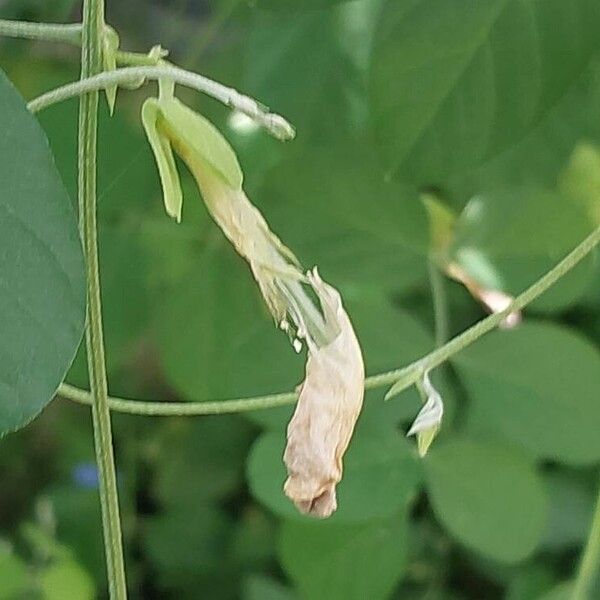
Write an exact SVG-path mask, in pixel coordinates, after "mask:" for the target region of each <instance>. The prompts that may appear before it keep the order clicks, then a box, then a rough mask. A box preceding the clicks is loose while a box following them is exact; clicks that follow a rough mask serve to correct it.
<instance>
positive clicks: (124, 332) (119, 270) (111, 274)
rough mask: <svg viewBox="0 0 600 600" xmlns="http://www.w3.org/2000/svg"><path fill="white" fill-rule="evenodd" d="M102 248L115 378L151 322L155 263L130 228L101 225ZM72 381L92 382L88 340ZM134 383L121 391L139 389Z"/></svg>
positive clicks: (109, 352)
mask: <svg viewBox="0 0 600 600" xmlns="http://www.w3.org/2000/svg"><path fill="white" fill-rule="evenodd" d="M99 251H100V283H101V286H102V300H103V302H102V316H103V319H102V321H103V326H104V337H105V345H106V368H107V370H108V373H109V376H111V379H112V378H113V377H114V376H116V375H117V374H118V373H119V372H120V371H122V370H123V369H124V367H127V366H130V365H131V363H132V362H133V360H132V353H133V352H135V350H136V344H139V340H140V338H141V336H142V334H143V332H144V329H145V328H147V327H148V326H149V312H150V309H149V302H148V297H147V292H148V285H147V282H146V277H147V274H148V271H149V270H150V268H151V265H150V264H149V259H148V257H147V256H146V253H145V252H144V249H143V248H142V245H141V242H140V239H139V236H138V234H137V232H132V231H127V230H126V229H124V230H120V229H117V228H114V227H101V228H100V232H99ZM128 363H129V364H128ZM68 381H69V382H71V383H73V384H75V385H79V386H84V387H85V386H87V385H88V376H87V358H86V350H85V344H81V345H80V347H79V352H78V353H77V356H76V358H75V362H74V363H73V365H72V368H71V370H70V371H69V375H68ZM133 387H134V386H133V384H132V382H130V383H129V386H128V387H126V388H125V390H123V388H121V387H120V386H119V393H125V394H128V393H135V389H132V388H133ZM113 389H114V388H113ZM130 390H131V391H130Z"/></svg>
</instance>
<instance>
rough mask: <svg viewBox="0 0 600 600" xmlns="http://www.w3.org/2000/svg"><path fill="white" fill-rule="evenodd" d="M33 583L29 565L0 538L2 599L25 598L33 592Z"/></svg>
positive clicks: (0, 596)
mask: <svg viewBox="0 0 600 600" xmlns="http://www.w3.org/2000/svg"><path fill="white" fill-rule="evenodd" d="M31 583H32V582H31V577H30V575H29V572H28V570H27V565H26V564H25V563H24V562H23V560H21V558H19V557H18V556H17V555H16V554H15V553H14V552H13V551H12V548H11V547H10V545H9V544H8V542H5V541H4V540H3V539H0V600H13V599H14V598H24V597H25V596H26V594H27V593H29V592H31Z"/></svg>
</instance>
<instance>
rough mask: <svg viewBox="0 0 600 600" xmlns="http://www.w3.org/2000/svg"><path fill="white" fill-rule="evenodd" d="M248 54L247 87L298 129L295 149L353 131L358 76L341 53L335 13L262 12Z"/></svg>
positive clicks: (250, 37)
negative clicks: (352, 104)
mask: <svg viewBox="0 0 600 600" xmlns="http://www.w3.org/2000/svg"><path fill="white" fill-rule="evenodd" d="M296 4H298V5H299V3H296ZM329 4H331V2H329ZM303 5H305V3H303ZM244 50H245V51H244V59H245V64H244V79H243V86H241V87H243V89H244V91H245V92H247V93H249V94H251V95H252V96H253V97H255V98H258V99H260V101H261V102H264V103H265V104H266V105H267V106H270V107H272V108H273V110H275V111H276V112H278V113H279V114H282V115H284V116H285V117H286V118H287V119H288V120H289V121H290V122H291V123H293V125H294V126H295V128H296V130H297V132H298V135H297V138H296V140H295V141H294V144H293V146H294V147H295V148H300V149H301V150H302V149H304V150H306V149H307V148H313V147H314V146H313V142H316V141H317V140H319V141H324V142H325V143H327V141H329V142H331V139H332V138H339V137H340V136H341V134H342V133H344V132H347V131H348V130H350V129H352V128H353V126H354V123H353V119H352V115H351V114H349V113H350V106H349V95H350V94H349V89H351V88H352V86H353V83H354V81H353V71H352V69H351V68H350V65H349V63H348V61H347V60H345V58H344V57H343V56H342V53H341V52H340V49H339V44H338V42H337V40H336V34H335V22H334V13H333V11H331V10H312V11H302V12H297V13H285V12H284V13H280V12H266V11H256V13H255V14H254V15H253V19H252V21H251V23H250V27H249V34H248V36H247V42H246V44H245V48H244ZM334 107H335V109H334ZM304 154H305V153H304ZM304 154H303V155H304Z"/></svg>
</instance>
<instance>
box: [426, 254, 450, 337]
mask: <svg viewBox="0 0 600 600" xmlns="http://www.w3.org/2000/svg"><path fill="white" fill-rule="evenodd" d="M428 269H429V283H430V285H431V297H432V299H433V317H434V323H435V346H436V348H439V347H441V346H443V345H444V344H445V343H446V340H447V339H448V336H449V328H448V306H447V304H448V302H447V298H446V281H445V279H444V275H443V274H442V272H441V270H440V268H439V267H438V265H437V263H436V261H435V260H434V259H433V258H430V259H429V261H428Z"/></svg>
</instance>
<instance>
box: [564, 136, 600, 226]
mask: <svg viewBox="0 0 600 600" xmlns="http://www.w3.org/2000/svg"><path fill="white" fill-rule="evenodd" d="M559 187H560V189H561V191H562V192H563V193H564V194H565V196H567V197H568V198H572V199H573V201H577V202H579V203H580V205H581V206H582V207H583V208H584V210H586V211H587V213H588V215H589V219H590V222H591V223H593V224H594V225H595V226H600V151H599V150H598V148H597V147H596V146H594V145H592V144H587V143H581V144H579V145H578V146H577V147H576V148H575V150H574V152H573V155H572V156H571V160H570V161H569V164H568V165H567V168H566V169H565V170H564V171H563V173H562V174H561V177H560V180H559Z"/></svg>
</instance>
